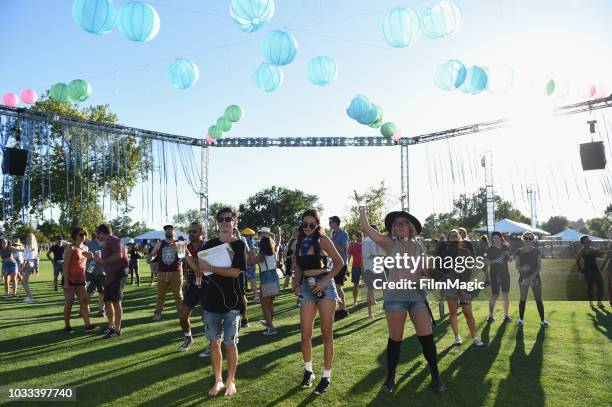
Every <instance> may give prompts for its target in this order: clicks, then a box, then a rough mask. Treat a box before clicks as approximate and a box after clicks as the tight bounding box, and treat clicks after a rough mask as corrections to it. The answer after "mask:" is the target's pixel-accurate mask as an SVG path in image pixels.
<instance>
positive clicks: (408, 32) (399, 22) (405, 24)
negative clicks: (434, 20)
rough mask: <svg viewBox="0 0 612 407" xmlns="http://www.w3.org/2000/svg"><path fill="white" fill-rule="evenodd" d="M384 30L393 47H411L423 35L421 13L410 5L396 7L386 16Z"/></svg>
mask: <svg viewBox="0 0 612 407" xmlns="http://www.w3.org/2000/svg"><path fill="white" fill-rule="evenodd" d="M382 31H383V36H384V38H385V41H386V42H387V44H389V45H391V46H392V47H394V48H405V47H409V46H411V45H413V44H414V43H415V42H416V41H417V40H418V39H419V37H420V36H421V27H420V23H419V14H418V13H417V12H416V11H414V10H413V9H411V8H408V7H395V8H393V9H391V11H389V12H388V13H387V15H386V16H385V19H384V20H383V24H382Z"/></svg>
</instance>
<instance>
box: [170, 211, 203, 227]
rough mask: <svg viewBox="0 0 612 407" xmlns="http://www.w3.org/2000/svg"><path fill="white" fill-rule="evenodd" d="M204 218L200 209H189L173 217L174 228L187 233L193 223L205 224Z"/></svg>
mask: <svg viewBox="0 0 612 407" xmlns="http://www.w3.org/2000/svg"><path fill="white" fill-rule="evenodd" d="M203 221H204V218H203V216H202V213H201V212H200V210H199V209H188V210H186V211H185V212H181V213H177V214H176V215H174V216H173V217H172V223H174V227H175V228H178V229H179V230H181V231H182V232H187V229H189V225H190V224H191V222H203Z"/></svg>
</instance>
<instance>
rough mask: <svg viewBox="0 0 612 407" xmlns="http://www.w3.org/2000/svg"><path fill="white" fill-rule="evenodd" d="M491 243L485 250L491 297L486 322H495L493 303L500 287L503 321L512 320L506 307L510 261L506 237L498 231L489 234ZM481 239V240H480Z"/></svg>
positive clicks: (508, 301)
mask: <svg viewBox="0 0 612 407" xmlns="http://www.w3.org/2000/svg"><path fill="white" fill-rule="evenodd" d="M491 240H492V242H493V245H491V246H490V247H489V248H488V249H486V251H485V255H486V257H487V262H488V264H489V281H490V283H491V299H490V300H489V317H488V318H487V322H489V323H492V322H495V318H494V317H493V313H494V311H495V303H496V302H497V297H499V289H500V288H501V296H502V302H503V306H504V322H512V318H510V317H509V316H508V307H509V305H510V300H509V298H508V293H509V292H510V271H509V270H508V262H511V261H512V254H511V253H510V247H509V246H508V243H506V239H504V237H503V236H502V234H501V233H500V232H493V233H492V234H491ZM481 241H482V240H481Z"/></svg>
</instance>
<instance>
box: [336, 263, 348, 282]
mask: <svg viewBox="0 0 612 407" xmlns="http://www.w3.org/2000/svg"><path fill="white" fill-rule="evenodd" d="M334 281H335V283H336V285H344V282H345V281H346V264H345V265H344V267H342V270H340V272H339V273H338V274H336V276H335V277H334Z"/></svg>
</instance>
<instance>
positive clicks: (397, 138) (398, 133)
mask: <svg viewBox="0 0 612 407" xmlns="http://www.w3.org/2000/svg"><path fill="white" fill-rule="evenodd" d="M402 137H404V135H403V134H402V131H401V130H397V131H396V132H395V134H394V135H393V136H392V137H391V140H393V141H397V140H399V139H401V138H402Z"/></svg>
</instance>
